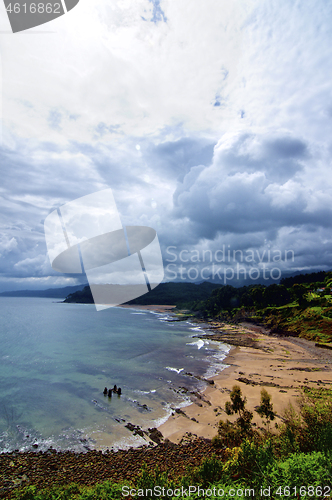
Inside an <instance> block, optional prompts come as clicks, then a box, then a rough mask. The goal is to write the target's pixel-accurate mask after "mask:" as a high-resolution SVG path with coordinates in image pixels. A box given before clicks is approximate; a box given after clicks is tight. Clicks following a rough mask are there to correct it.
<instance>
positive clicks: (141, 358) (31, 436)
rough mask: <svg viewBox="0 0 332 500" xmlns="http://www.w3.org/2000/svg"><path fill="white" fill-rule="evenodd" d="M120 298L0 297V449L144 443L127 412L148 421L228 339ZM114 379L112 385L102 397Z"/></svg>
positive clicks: (176, 399) (166, 408)
mask: <svg viewBox="0 0 332 500" xmlns="http://www.w3.org/2000/svg"><path fill="white" fill-rule="evenodd" d="M171 320H172V316H171V315H169V314H161V313H156V312H150V311H142V310H135V309H128V308H121V307H116V308H110V309H105V310H103V311H99V312H97V311H96V309H95V306H94V305H85V304H63V303H60V302H56V301H55V300H54V299H44V298H12V297H1V298H0V452H6V451H12V450H15V449H19V450H21V451H25V450H36V449H37V450H47V449H48V448H50V447H51V446H52V447H53V448H56V449H61V450H74V451H85V450H87V449H91V448H96V449H101V450H105V449H107V448H109V449H111V448H112V449H114V450H116V449H125V448H128V447H129V446H138V445H141V444H144V443H146V441H145V440H144V439H143V438H141V437H140V436H133V434H132V432H130V431H129V430H128V429H127V428H126V427H125V425H126V424H128V423H129V422H130V423H132V424H134V425H139V426H141V427H142V428H144V429H146V428H148V427H156V426H158V425H160V424H161V423H162V422H164V421H165V420H166V419H167V418H168V416H169V415H170V413H171V411H172V408H175V407H183V406H186V405H188V404H189V397H188V396H187V395H186V393H185V391H184V390H183V389H181V388H183V387H185V388H186V389H188V390H189V391H191V390H201V389H203V387H204V382H202V381H200V380H198V379H197V378H195V377H192V376H190V375H188V374H189V373H191V374H193V375H195V376H199V377H208V376H213V374H214V373H216V372H218V371H220V370H222V369H223V368H224V367H225V365H224V364H223V359H224V358H225V356H226V355H227V353H228V351H229V346H226V345H223V344H219V343H214V342H213V343H212V342H208V341H205V340H204V339H203V340H202V339H199V338H194V336H195V335H198V334H200V335H201V334H204V330H203V328H202V327H200V326H197V324H196V325H195V324H192V323H190V322H185V321H183V322H175V321H171ZM114 384H116V385H117V386H118V387H121V389H122V395H121V396H120V397H119V396H116V395H113V397H112V398H108V397H107V396H104V395H103V390H104V387H108V388H111V387H113V385H114Z"/></svg>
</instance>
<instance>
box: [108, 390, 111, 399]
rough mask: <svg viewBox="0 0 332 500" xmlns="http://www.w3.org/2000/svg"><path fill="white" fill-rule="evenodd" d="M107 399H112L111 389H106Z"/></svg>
mask: <svg viewBox="0 0 332 500" xmlns="http://www.w3.org/2000/svg"><path fill="white" fill-rule="evenodd" d="M108 397H109V398H111V397H112V389H108Z"/></svg>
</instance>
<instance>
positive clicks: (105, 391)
mask: <svg viewBox="0 0 332 500" xmlns="http://www.w3.org/2000/svg"><path fill="white" fill-rule="evenodd" d="M103 394H105V396H106V394H107V387H105V389H104V392H103Z"/></svg>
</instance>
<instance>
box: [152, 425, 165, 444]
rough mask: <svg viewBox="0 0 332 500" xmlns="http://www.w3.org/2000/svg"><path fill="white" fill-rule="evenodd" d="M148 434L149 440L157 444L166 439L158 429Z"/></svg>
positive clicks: (154, 428)
mask: <svg viewBox="0 0 332 500" xmlns="http://www.w3.org/2000/svg"><path fill="white" fill-rule="evenodd" d="M148 432H149V434H148V436H149V438H150V439H151V440H152V441H153V442H155V443H157V444H159V443H161V441H162V440H163V439H164V436H163V435H162V433H161V432H160V431H159V430H158V429H157V428H156V427H152V428H150V429H148Z"/></svg>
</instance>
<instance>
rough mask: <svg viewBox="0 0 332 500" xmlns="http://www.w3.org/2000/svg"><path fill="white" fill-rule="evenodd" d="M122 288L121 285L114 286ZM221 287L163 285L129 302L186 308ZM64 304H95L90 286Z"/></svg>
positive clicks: (187, 284) (210, 285)
mask: <svg viewBox="0 0 332 500" xmlns="http://www.w3.org/2000/svg"><path fill="white" fill-rule="evenodd" d="M114 286H121V285H114ZM220 286H221V285H217V284H214V283H209V282H204V283H201V284H200V285H196V284H194V283H161V284H160V285H158V286H157V287H156V288H154V289H153V290H151V292H149V293H147V294H145V295H142V296H140V297H138V298H137V299H134V300H131V301H130V302H128V304H130V305H151V304H154V305H171V306H174V305H176V306H177V307H179V308H186V307H187V306H190V305H191V304H192V303H193V302H197V301H204V300H206V299H208V297H210V295H211V292H212V291H213V290H216V289H218V288H220ZM64 302H76V303H83V304H93V298H92V294H91V290H90V287H89V286H86V287H85V288H84V289H83V290H82V291H78V292H75V293H72V294H70V295H68V297H66V299H65V301H64Z"/></svg>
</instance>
